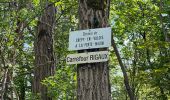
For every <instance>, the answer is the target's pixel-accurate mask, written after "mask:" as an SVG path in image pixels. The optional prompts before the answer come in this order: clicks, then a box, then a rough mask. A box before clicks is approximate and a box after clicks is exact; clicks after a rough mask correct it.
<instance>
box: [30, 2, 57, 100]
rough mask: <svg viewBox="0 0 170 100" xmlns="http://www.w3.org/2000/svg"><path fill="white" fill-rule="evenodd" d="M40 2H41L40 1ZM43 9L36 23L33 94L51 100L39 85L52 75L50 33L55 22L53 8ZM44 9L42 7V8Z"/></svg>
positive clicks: (52, 63) (45, 90) (45, 88)
mask: <svg viewBox="0 0 170 100" xmlns="http://www.w3.org/2000/svg"><path fill="white" fill-rule="evenodd" d="M41 2H42V1H41ZM44 5H45V8H43V9H44V12H43V14H42V16H41V17H40V18H39V22H38V32H37V34H36V40H35V44H34V45H35V68H34V80H33V92H34V93H39V94H40V96H41V100H51V98H50V97H48V96H47V87H45V86H44V85H42V84H41V81H42V80H44V79H45V77H48V76H51V75H54V71H55V61H54V53H53V39H52V33H53V28H54V24H55V23H54V22H55V7H54V5H53V4H49V3H47V2H46V3H45V4H44ZM43 7H44V6H43Z"/></svg>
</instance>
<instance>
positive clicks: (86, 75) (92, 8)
mask: <svg viewBox="0 0 170 100" xmlns="http://www.w3.org/2000/svg"><path fill="white" fill-rule="evenodd" d="M109 4H110V1H109V0H79V29H80V30H81V29H92V28H102V27H107V26H108V22H107V21H108V14H109ZM101 50H107V49H106V48H102V49H91V50H81V51H78V52H94V51H101ZM77 67H78V68H77V81H78V89H77V100H111V90H110V83H109V68H108V62H104V63H92V64H79V65H78V66H77Z"/></svg>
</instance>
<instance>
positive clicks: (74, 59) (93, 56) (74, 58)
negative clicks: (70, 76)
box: [66, 51, 109, 64]
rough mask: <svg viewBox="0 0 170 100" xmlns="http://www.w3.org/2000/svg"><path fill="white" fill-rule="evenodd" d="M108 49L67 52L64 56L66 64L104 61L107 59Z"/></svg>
mask: <svg viewBox="0 0 170 100" xmlns="http://www.w3.org/2000/svg"><path fill="white" fill-rule="evenodd" d="M108 59H109V54H108V51H100V52H89V53H88V52H87V53H78V54H69V55H67V57H66V63H67V64H83V63H94V62H105V61H108Z"/></svg>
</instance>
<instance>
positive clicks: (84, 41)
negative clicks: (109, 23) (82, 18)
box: [68, 27, 111, 50]
mask: <svg viewBox="0 0 170 100" xmlns="http://www.w3.org/2000/svg"><path fill="white" fill-rule="evenodd" d="M109 46H111V28H110V27H108V28H96V29H88V30H80V31H72V32H70V34H69V48H68V49H69V50H83V49H92V48H104V47H109Z"/></svg>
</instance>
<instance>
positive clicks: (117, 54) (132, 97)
mask: <svg viewBox="0 0 170 100" xmlns="http://www.w3.org/2000/svg"><path fill="white" fill-rule="evenodd" d="M113 48H114V51H115V54H116V56H117V59H118V61H119V64H120V67H121V70H122V72H123V77H124V84H125V87H126V90H127V93H128V96H129V98H130V100H135V99H134V98H135V97H134V95H133V94H134V93H133V91H132V89H131V87H130V84H129V79H128V75H127V73H126V69H125V67H124V65H123V63H122V60H121V57H120V54H119V51H118V49H117V47H116V44H115V41H114V39H113Z"/></svg>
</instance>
